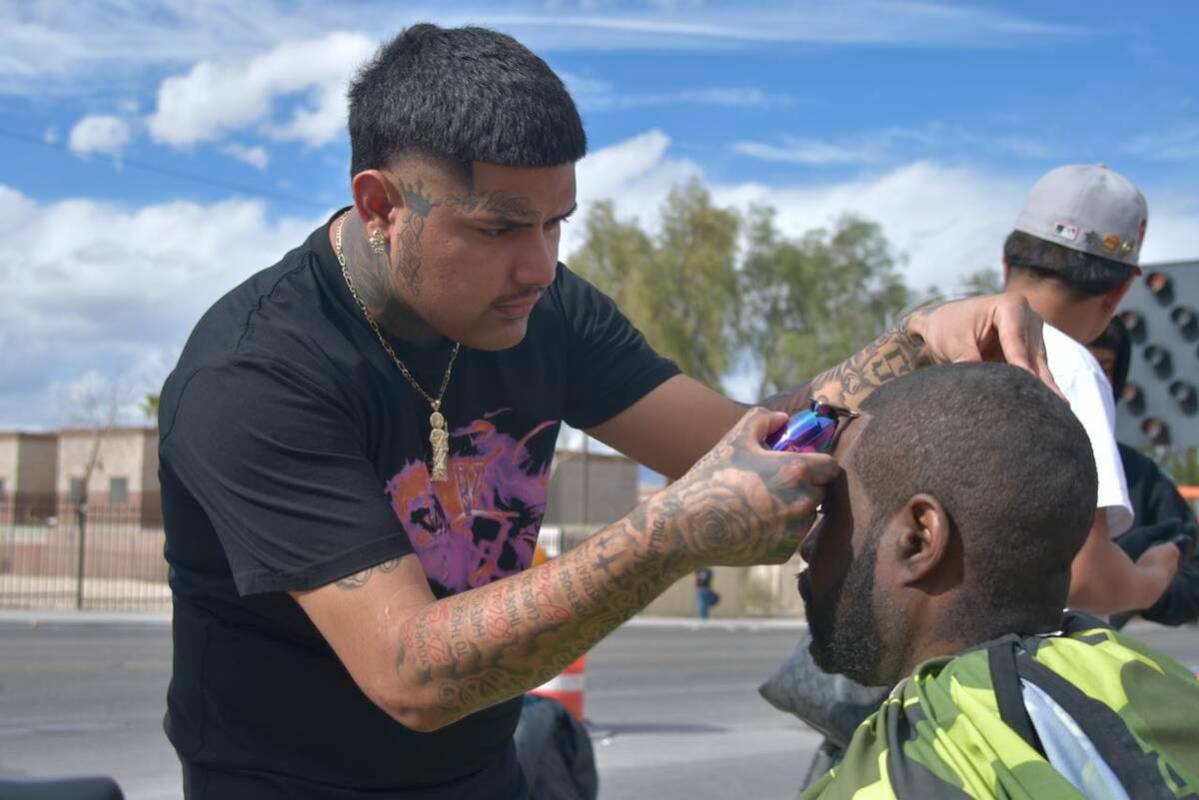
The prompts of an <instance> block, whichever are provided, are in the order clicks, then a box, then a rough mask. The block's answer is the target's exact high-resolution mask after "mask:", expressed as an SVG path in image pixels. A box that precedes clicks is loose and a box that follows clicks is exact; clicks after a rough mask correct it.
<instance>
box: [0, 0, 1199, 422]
mask: <svg viewBox="0 0 1199 800" xmlns="http://www.w3.org/2000/svg"><path fill="white" fill-rule="evenodd" d="M401 7H402V8H403V9H405V10H397V9H400V8H401ZM434 8H435V6H434V4H429V5H428V6H427V8H421V7H420V6H419V5H416V4H410V3H402V4H401V3H394V2H359V3H348V2H347V3H326V2H315V1H314V0H299V1H298V2H292V3H281V2H268V1H267V0H236V1H234V0H208V1H207V2H202V3H192V2H184V0H163V1H162V2H155V3H149V2H132V0H106V1H105V2H95V3H86V4H74V3H60V2H46V1H45V0H43V2H37V3H33V2H23V1H21V2H5V1H4V0H0V20H2V21H3V24H2V25H0V141H2V142H3V145H2V146H3V148H4V153H5V155H6V157H5V158H4V159H3V160H0V227H2V228H3V230H4V232H5V236H4V237H3V242H4V243H3V244H0V287H2V288H3V293H4V295H5V298H6V300H8V302H5V303H3V304H0V428H5V427H38V426H50V425H55V424H61V423H64V422H69V421H72V420H73V419H74V418H75V417H77V416H78V413H79V406H80V400H79V396H80V393H81V392H83V393H84V394H86V393H87V392H89V391H90V392H92V393H93V394H95V393H99V394H102V395H103V394H115V393H117V392H116V391H115V389H113V387H114V386H119V387H120V388H121V391H122V393H125V394H129V395H131V396H133V395H136V394H138V393H141V392H143V391H144V390H147V389H153V388H154V387H155V386H156V385H157V384H158V383H160V382H161V380H162V378H163V377H164V376H165V373H166V371H167V370H168V369H169V368H170V365H171V363H172V362H173V360H174V358H175V357H176V356H177V354H178V351H179V348H180V347H181V346H182V343H183V341H184V338H185V337H186V335H187V333H188V331H189V330H190V327H191V325H192V324H194V322H195V320H196V319H197V318H198V316H199V314H200V313H202V311H203V310H204V308H205V307H206V306H207V305H208V304H209V303H211V302H212V300H214V299H215V298H216V297H218V296H219V295H220V294H221V293H222V292H223V291H224V290H226V289H227V288H229V287H231V286H232V285H234V284H235V283H237V282H238V281H240V280H241V279H242V278H243V277H244V276H246V275H248V274H250V273H251V272H253V271H255V270H257V269H260V268H262V267H265V266H268V265H269V264H270V263H272V262H273V261H274V260H276V259H277V258H278V257H279V256H280V255H281V254H282V253H283V252H285V251H286V250H287V249H289V248H290V247H292V246H294V245H295V244H297V243H298V242H299V241H300V240H301V238H302V237H303V236H304V235H305V234H306V232H307V231H309V230H310V229H311V228H312V227H313V226H315V225H316V224H317V223H318V222H319V221H320V220H321V219H322V218H323V217H324V216H325V215H326V214H327V213H328V212H329V211H330V210H331V209H332V208H335V207H337V206H339V205H341V204H344V202H345V196H346V186H347V175H346V172H347V168H348V161H349V152H348V145H347V142H346V137H345V134H344V100H343V93H344V87H345V81H346V79H347V78H348V77H349V75H350V74H352V72H353V70H354V68H355V66H356V65H358V64H359V63H361V61H362V60H363V59H364V58H366V57H368V56H369V55H370V53H371V52H372V51H373V49H374V48H375V47H376V46H377V45H378V43H379V42H380V41H381V40H382V39H383V38H385V37H386V36H387V35H388V34H390V33H394V32H395V31H397V30H399V29H400V28H402V27H403V26H405V25H407V24H410V23H412V22H415V21H419V20H431V21H436V22H440V23H442V24H462V23H476V24H482V25H487V26H490V27H495V28H498V29H501V30H504V31H507V32H509V33H512V34H513V35H515V36H517V38H519V39H520V40H521V41H524V42H525V43H526V44H528V45H529V46H530V47H532V48H533V49H534V50H536V51H537V52H538V53H540V54H541V55H542V56H543V57H545V58H546V59H547V61H549V63H550V64H551V66H553V67H554V68H555V69H556V70H557V71H559V73H560V74H562V75H563V77H564V78H565V79H566V81H567V84H568V86H569V87H570V88H571V90H572V92H573V93H574V95H575V97H576V100H577V101H578V103H579V105H580V108H581V110H582V112H583V115H584V119H585V122H586V124H587V128H588V133H589V136H590V140H591V147H592V155H590V156H589V157H588V158H587V159H586V160H585V161H584V162H582V163H581V164H580V167H579V172H580V178H579V188H580V202H581V205H582V206H583V208H584V211H585V209H586V206H587V205H588V204H590V203H591V202H594V201H595V200H597V199H600V198H604V197H611V198H613V199H614V200H615V201H616V203H617V207H618V210H619V212H620V213H622V214H624V215H627V216H637V217H638V218H639V219H641V220H642V221H643V222H644V223H645V224H647V225H649V226H651V227H652V226H653V225H654V224H655V209H656V208H657V206H658V204H659V203H660V202H661V200H662V198H663V197H664V195H665V194H666V192H667V191H669V189H670V187H671V186H672V185H674V184H675V183H677V182H679V181H682V180H686V179H688V178H690V177H699V178H701V179H702V180H704V181H705V182H706V183H707V184H708V185H709V186H710V187H711V188H712V190H713V192H714V195H715V196H716V199H717V201H718V202H721V203H723V204H726V205H731V206H737V207H745V206H746V205H747V204H749V203H753V202H759V203H760V202H766V203H771V204H773V205H775V206H776V207H777V208H778V209H779V222H780V224H781V225H782V226H783V227H784V229H786V230H787V231H788V232H791V233H794V234H799V233H801V232H803V231H804V230H807V229H809V228H812V227H815V226H819V225H825V224H828V223H829V222H830V221H832V220H834V219H835V218H836V217H837V216H838V215H840V214H842V213H845V212H850V211H852V212H856V213H860V214H863V215H865V216H867V217H869V218H872V219H875V220H877V221H878V222H880V223H881V224H882V225H883V228H884V231H885V232H886V233H887V235H888V236H889V237H890V238H891V240H892V241H893V242H894V244H895V246H896V248H897V250H899V251H901V252H902V253H903V254H904V255H905V256H906V262H905V267H904V268H905V270H906V271H907V273H908V278H909V281H910V282H911V283H912V284H914V285H916V286H921V287H923V286H925V285H928V284H932V283H936V284H938V285H940V286H942V287H944V288H947V289H950V290H952V288H953V285H954V281H955V280H956V278H957V276H960V275H962V274H964V273H967V272H970V271H973V270H975V269H978V268H980V267H985V266H995V263H996V258H997V254H998V250H999V247H1000V243H1001V242H1002V237H1003V235H1004V234H1005V233H1006V231H1007V228H1008V226H1010V223H1011V220H1012V219H1013V218H1014V216H1015V214H1016V212H1017V211H1018V209H1019V205H1020V202H1021V200H1022V197H1023V194H1024V193H1025V192H1026V191H1027V189H1028V187H1029V186H1030V185H1031V183H1032V182H1033V181H1034V180H1035V179H1036V177H1037V176H1038V175H1039V174H1040V173H1042V172H1044V171H1045V170H1047V169H1049V168H1050V167H1052V166H1055V165H1057V164H1060V163H1069V162H1078V161H1103V162H1106V163H1108V164H1109V165H1111V166H1113V167H1114V168H1116V169H1118V170H1120V171H1122V172H1124V173H1126V174H1128V175H1129V176H1130V177H1132V178H1133V179H1134V180H1135V181H1136V182H1137V183H1138V184H1139V185H1140V186H1141V187H1142V188H1143V189H1144V190H1145V192H1146V194H1147V196H1148V198H1149V203H1150V225H1149V233H1148V238H1147V241H1146V249H1145V258H1146V260H1154V259H1178V258H1189V257H1199V188H1197V187H1199V80H1196V75H1199V48H1196V47H1195V41H1196V39H1197V38H1199V36H1197V35H1199V5H1195V4H1192V3H1157V4H1152V3H1147V4H1139V5H1138V7H1137V10H1136V12H1135V14H1134V13H1132V12H1130V6H1129V5H1128V4H1127V3H1117V2H1075V3H1059V4H1053V5H1050V4H1045V3H1033V2H1008V3H998V2H991V3H969V2H955V3H939V2H882V1H881V0H880V1H877V2H863V1H862V0H841V1H840V2H828V1H827V0H826V1H823V2H790V3H783V2H743V3H737V4H733V3H716V2H688V1H687V0H678V1H677V2H655V3H632V2H623V3H621V2H611V3H609V2H603V1H602V0H596V1H595V2H565V1H563V2H540V3H536V2H523V3H503V2H491V3H479V4H477V5H475V6H473V7H472V5H471V4H469V3H466V4H457V10H456V11H455V12H454V13H453V15H452V16H450V15H447V14H445V13H443V12H437V11H435V10H434ZM579 228H581V226H577V225H576V226H575V227H574V229H573V231H570V232H568V235H567V239H566V242H565V245H564V249H565V251H566V252H565V254H564V255H565V256H567V257H568V256H569V251H570V249H571V248H572V247H574V246H576V245H577V232H578V230H579ZM749 383H750V382H749V381H741V382H738V381H734V382H733V385H734V387H739V386H747V385H749Z"/></svg>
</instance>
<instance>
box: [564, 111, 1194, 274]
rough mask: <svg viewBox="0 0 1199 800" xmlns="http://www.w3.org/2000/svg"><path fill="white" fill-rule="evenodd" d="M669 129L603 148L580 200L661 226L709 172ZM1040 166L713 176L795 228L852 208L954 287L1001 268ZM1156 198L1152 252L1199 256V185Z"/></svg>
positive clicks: (922, 270) (721, 189)
mask: <svg viewBox="0 0 1199 800" xmlns="http://www.w3.org/2000/svg"><path fill="white" fill-rule="evenodd" d="M670 151H671V142H670V139H669V137H667V136H666V135H665V134H664V133H662V132H660V131H651V132H649V133H646V134H642V135H641V136H638V137H635V138H632V139H629V140H626V141H624V142H621V143H619V144H617V145H614V146H612V147H607V148H603V149H601V150H598V151H596V153H595V154H594V155H591V156H588V157H587V158H586V159H584V160H583V161H582V162H581V163H580V165H579V176H578V181H579V196H580V205H581V206H583V211H584V213H585V210H586V204H590V203H593V202H594V201H595V200H598V199H602V198H611V199H612V200H613V201H614V203H615V205H616V209H617V213H618V214H619V215H620V216H622V217H630V216H636V217H637V218H639V219H640V220H641V222H642V223H643V224H644V225H646V226H648V227H650V228H651V229H655V228H656V225H657V220H658V214H657V209H658V207H659V206H660V204H661V203H662V201H663V200H664V199H665V197H666V194H667V192H669V190H670V188H671V187H672V186H673V185H676V184H677V183H680V182H682V181H683V180H686V179H687V178H689V177H701V178H702V177H704V176H703V170H702V169H701V167H700V166H699V165H698V164H695V163H694V162H691V161H687V160H681V159H677V158H676V157H674V156H672V154H671V152H670ZM1039 175H1040V169H1039V168H1035V167H1034V168H1032V169H1031V170H1029V171H1027V172H1018V171H1012V170H1011V169H1010V168H1008V169H1005V170H1003V171H1000V170H992V169H989V168H985V167H979V166H969V165H961V164H954V165H950V164H946V163H942V162H938V161H934V160H913V161H909V162H907V163H904V164H900V165H897V166H895V167H892V168H887V169H884V170H881V171H877V172H872V173H868V174H864V175H860V176H858V177H855V178H850V179H842V180H829V181H820V182H805V183H790V184H789V183H785V182H778V183H771V184H765V183H754V182H714V181H712V180H711V179H708V180H707V181H706V183H707V185H708V188H709V189H710V190H711V192H712V194H713V199H714V202H716V203H717V204H720V205H724V206H734V207H736V208H740V209H743V210H744V209H748V207H749V206H750V205H751V204H768V205H771V206H774V207H775V209H777V211H778V216H777V222H778V225H779V227H780V228H781V229H782V230H783V231H784V232H785V233H787V234H789V235H792V236H799V235H800V234H802V233H803V232H805V231H807V230H810V229H812V228H814V227H820V226H827V225H830V224H832V223H834V222H835V221H836V219H837V218H838V217H840V216H841V215H843V214H845V213H850V212H852V213H856V214H859V215H861V216H864V217H866V218H867V219H870V220H873V221H875V222H878V223H879V224H880V225H881V226H882V229H883V232H884V234H885V235H886V236H887V237H888V238H889V239H890V241H891V242H892V244H893V245H894V247H895V249H896V250H897V251H898V252H900V253H903V254H906V256H907V262H906V264H905V265H903V267H902V270H903V272H904V274H905V277H906V278H907V281H908V283H909V285H910V286H912V287H913V288H916V289H924V288H926V287H927V286H929V285H931V284H936V285H939V286H941V287H943V288H951V287H953V286H955V285H956V284H957V282H958V280H959V279H960V278H961V277H962V276H963V275H966V274H968V273H971V272H974V271H975V270H978V269H981V268H984V267H994V268H998V267H999V263H1000V251H1001V248H1002V245H1003V239H1004V237H1005V236H1006V235H1007V234H1008V232H1009V231H1010V230H1011V225H1012V221H1013V220H1014V219H1015V218H1016V215H1017V213H1018V212H1019V210H1020V207H1021V205H1022V204H1023V202H1024V198H1025V196H1026V195H1027V192H1028V190H1029V188H1030V187H1031V186H1032V184H1033V182H1034V181H1035V180H1036V179H1037V177H1039ZM1144 188H1145V192H1146V194H1147V195H1148V196H1149V198H1150V208H1151V214H1150V227H1149V235H1148V237H1147V238H1146V241H1145V251H1144V258H1145V260H1146V261H1161V260H1175V259H1185V258H1195V257H1199V194H1185V193H1180V192H1177V191H1173V192H1171V191H1167V190H1155V187H1152V186H1146V187H1144ZM582 228H583V226H582V225H577V224H576V225H574V226H572V228H571V229H569V230H568V235H567V237H566V239H565V241H564V243H563V250H564V252H565V253H566V254H567V256H569V253H570V252H572V251H573V250H574V249H575V248H577V247H578V246H579V244H580V243H581V240H582V235H583V230H582Z"/></svg>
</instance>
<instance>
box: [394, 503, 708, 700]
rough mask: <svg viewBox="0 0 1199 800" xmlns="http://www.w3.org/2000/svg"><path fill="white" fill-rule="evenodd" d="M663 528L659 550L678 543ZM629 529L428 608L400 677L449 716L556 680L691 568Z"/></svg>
mask: <svg viewBox="0 0 1199 800" xmlns="http://www.w3.org/2000/svg"><path fill="white" fill-rule="evenodd" d="M628 527H629V523H628V522H627V521H622V522H620V523H618V524H617V525H616V526H613V528H628ZM667 527H668V526H667V523H666V522H661V523H659V526H658V529H659V530H660V531H662V532H661V533H659V534H658V535H657V539H658V541H657V543H656V544H655V545H654V548H655V550H656V551H661V550H663V549H665V548H667V547H670V546H672V545H670V544H668V543H667V542H665V541H663V540H664V539H665V538H667V537H668V536H669V535H672V534H668V533H666V532H665V531H666V528H667ZM626 532H627V533H628V534H629V535H628V536H619V535H616V534H615V533H614V531H613V529H609V530H608V531H607V532H606V533H601V534H600V535H597V536H595V537H592V538H591V539H589V540H588V541H586V542H584V543H583V544H582V545H580V546H578V547H576V548H574V549H573V550H571V551H569V552H567V553H565V554H564V555H562V556H560V557H559V558H556V559H553V560H552V561H549V562H548V563H546V564H543V565H541V566H540V567H537V568H535V569H530V570H527V571H525V572H523V573H521V574H519V575H516V576H513V577H511V578H507V579H505V580H502V581H498V582H496V583H494V584H491V585H489V586H486V587H482V588H480V589H476V590H474V591H471V592H466V593H464V594H461V595H456V596H454V597H450V598H446V599H444V600H441V601H438V602H437V603H434V604H433V605H431V606H428V607H426V608H425V609H422V610H421V611H420V612H418V613H417V614H416V615H415V616H413V617H411V618H409V619H408V620H406V621H405V622H404V623H403V624H402V629H401V631H400V632H399V637H398V643H397V644H398V646H397V651H396V655H395V658H394V662H393V663H394V664H395V668H396V670H397V672H398V673H399V677H401V679H402V680H403V683H405V684H407V685H408V686H409V687H411V688H410V691H411V690H415V691H418V692H428V693H429V694H430V697H431V698H435V699H434V702H435V703H436V705H437V706H439V707H440V708H441V709H442V711H443V713H444V714H446V715H447V721H448V720H449V719H456V718H458V717H460V716H463V715H465V714H467V713H470V712H472V711H475V710H478V709H479V708H482V707H484V706H487V705H491V704H494V703H497V702H500V701H502V700H504V699H507V698H508V697H513V696H515V695H517V694H519V693H520V692H523V691H525V690H527V689H530V688H533V687H534V686H536V685H538V683H540V682H544V681H545V680H548V679H549V678H550V677H553V675H555V674H557V673H558V672H559V671H560V670H561V669H562V668H563V667H564V666H565V665H566V664H569V663H570V662H571V661H572V660H573V659H574V658H575V657H577V655H578V654H579V653H580V652H583V651H585V650H586V649H587V648H589V647H590V646H591V645H593V644H595V642H597V641H598V640H599V639H601V638H602V637H603V636H605V635H607V634H608V633H609V632H611V631H612V630H613V629H614V628H616V627H617V626H618V625H620V624H621V623H623V622H624V621H625V620H627V619H628V618H629V617H631V616H632V615H633V614H635V613H636V612H637V611H639V610H640V609H641V608H642V607H644V605H645V603H646V602H647V599H648V598H652V597H654V596H656V595H657V594H659V593H660V592H661V591H662V590H664V589H665V588H666V587H667V586H669V585H670V583H671V582H673V581H674V580H677V579H678V578H679V577H681V576H682V575H684V574H685V573H686V569H687V567H686V564H685V563H683V562H681V561H679V560H677V559H676V560H674V562H672V568H671V569H670V570H669V571H668V570H666V569H664V568H663V562H664V559H662V558H659V557H657V556H653V555H650V553H649V550H648V541H647V540H646V537H644V536H643V535H642V533H641V532H640V531H634V530H631V529H629V530H627V531H626ZM632 542H637V544H638V546H639V549H638V551H637V552H630V551H629V547H630V544H631V543H632ZM442 608H444V609H445V610H444V611H442V610H440V609H442ZM442 620H448V622H449V624H448V625H447V624H443V622H442Z"/></svg>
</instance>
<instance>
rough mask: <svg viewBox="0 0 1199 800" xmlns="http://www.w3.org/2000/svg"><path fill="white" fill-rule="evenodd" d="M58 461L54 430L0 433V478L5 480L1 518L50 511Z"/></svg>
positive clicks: (31, 517)
mask: <svg viewBox="0 0 1199 800" xmlns="http://www.w3.org/2000/svg"><path fill="white" fill-rule="evenodd" d="M57 463H58V443H57V437H56V436H55V435H54V434H45V433H20V432H15V431H11V432H9V431H6V432H3V433H0V479H3V481H4V497H3V498H2V500H0V514H2V515H3V517H4V519H6V520H9V521H18V522H29V521H37V520H41V519H44V518H45V517H46V516H50V515H53V513H54V510H53V509H54V483H55V472H56V467H57Z"/></svg>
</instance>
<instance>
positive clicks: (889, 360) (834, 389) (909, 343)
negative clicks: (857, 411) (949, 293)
mask: <svg viewBox="0 0 1199 800" xmlns="http://www.w3.org/2000/svg"><path fill="white" fill-rule="evenodd" d="M932 308H933V307H926V308H921V309H919V310H917V311H915V312H913V313H912V314H909V315H908V316H906V317H904V319H903V320H902V321H901V322H900V323H899V324H898V325H896V326H895V327H894V328H892V329H891V330H889V331H887V332H886V333H884V334H883V335H882V336H880V337H878V338H877V339H875V340H874V341H873V342H871V343H870V344H869V345H867V346H866V347H865V348H863V349H862V350H861V351H859V352H858V353H856V354H854V355H853V356H851V357H850V358H848V359H846V360H845V361H842V362H841V363H840V364H838V365H837V366H835V367H833V368H832V369H830V370H827V371H825V372H822V373H821V374H819V375H817V376H816V377H815V378H813V379H812V380H811V381H809V382H808V383H806V384H804V385H803V386H800V387H797V388H796V389H792V390H791V391H788V392H781V393H779V394H777V395H774V396H772V397H768V398H766V399H765V400H763V401H762V403H761V404H762V405H763V406H765V407H766V408H771V409H774V410H776V411H785V412H787V413H788V414H793V413H795V412H796V411H798V410H800V409H802V408H803V407H805V406H806V405H807V404H808V403H810V402H811V401H812V400H821V401H823V402H826V403H831V404H833V405H838V406H842V407H844V408H857V407H858V404H859V403H861V402H862V401H863V400H865V399H866V397H867V395H869V394H870V393H871V392H873V391H874V390H875V389H877V388H878V387H880V386H882V385H883V384H884V383H886V382H887V381H889V380H892V379H894V378H898V377H899V376H901V375H906V374H908V373H909V372H912V371H914V370H916V369H918V368H920V367H923V366H928V365H929V364H931V363H932V362H931V360H930V359H929V358H928V355H927V353H926V350H925V346H924V340H923V339H922V338H921V337H920V336H918V335H915V334H913V333H911V332H910V322H911V320H912V319H913V318H915V317H916V316H918V315H919V316H926V315H927V314H929V313H930V312H931V311H932Z"/></svg>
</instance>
